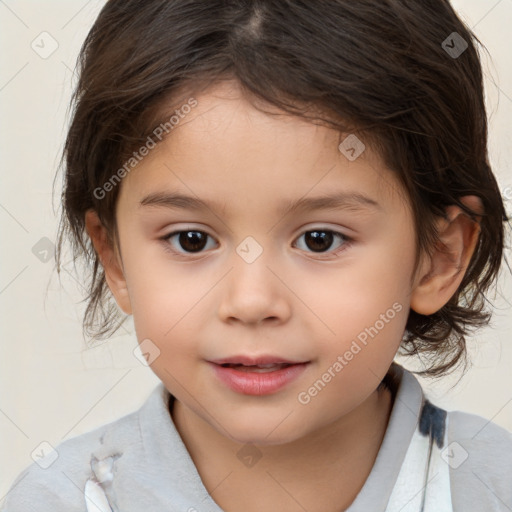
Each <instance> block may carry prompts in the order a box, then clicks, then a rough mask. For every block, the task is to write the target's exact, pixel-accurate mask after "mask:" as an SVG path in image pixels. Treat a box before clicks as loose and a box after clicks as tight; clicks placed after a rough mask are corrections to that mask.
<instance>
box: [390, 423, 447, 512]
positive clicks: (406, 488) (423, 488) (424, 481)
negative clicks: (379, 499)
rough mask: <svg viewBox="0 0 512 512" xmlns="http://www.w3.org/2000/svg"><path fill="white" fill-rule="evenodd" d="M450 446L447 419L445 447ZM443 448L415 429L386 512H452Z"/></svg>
mask: <svg viewBox="0 0 512 512" xmlns="http://www.w3.org/2000/svg"><path fill="white" fill-rule="evenodd" d="M447 445H448V417H446V422H445V431H444V441H443V448H444V447H446V446H447ZM443 448H441V449H440V448H438V446H437V444H436V443H435V442H434V441H431V439H430V437H429V436H425V435H423V434H421V433H420V431H419V429H418V428H416V430H415V431H414V434H413V437H412V440H411V444H410V445H409V448H408V450H407V453H406V455H405V459H404V463H403V465H402V468H401V470H400V473H399V475H398V478H397V481H396V484H395V487H394V489H393V492H392V493H391V497H390V499H389V502H388V506H387V508H386V512H398V511H400V512H453V508H452V498H451V491H450V468H449V466H448V464H447V463H446V462H445V461H444V460H443V459H442V457H441V452H442V450H443ZM430 451H431V453H430ZM429 459H430V464H429ZM427 471H428V473H427Z"/></svg>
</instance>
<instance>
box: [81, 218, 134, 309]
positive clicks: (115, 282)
mask: <svg viewBox="0 0 512 512" xmlns="http://www.w3.org/2000/svg"><path fill="white" fill-rule="evenodd" d="M85 229H86V231H87V234H88V235H89V237H90V239H91V241H92V244H93V246H94V249H95V250H96V253H97V254H98V257H99V259H100V261H101V265H102V266H103V269H104V270H105V279H106V280H107V284H108V287H109V288H110V291H111V292H112V295H114V298H115V299H116V302H117V304H118V306H119V307H120V308H121V309H122V310H123V311H124V312H125V313H126V314H127V315H131V314H132V308H131V304H130V297H129V295H128V288H127V286H126V278H125V275H124V271H123V268H122V263H121V257H120V255H119V254H118V252H117V251H116V250H115V248H114V247H112V244H111V242H110V241H109V239H108V236H107V230H106V228H105V226H103V224H102V223H101V221H100V219H99V217H98V214H97V213H96V212H95V211H94V210H87V212H86V213H85Z"/></svg>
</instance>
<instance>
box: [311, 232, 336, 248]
mask: <svg viewBox="0 0 512 512" xmlns="http://www.w3.org/2000/svg"><path fill="white" fill-rule="evenodd" d="M308 238H309V239H310V241H311V242H312V243H308ZM332 241H333V234H332V233H329V232H328V231H310V232H309V234H308V233H306V244H307V246H308V247H309V248H310V249H311V250H313V251H316V250H317V249H318V252H322V251H323V250H325V249H327V248H329V247H330V246H331V244H332Z"/></svg>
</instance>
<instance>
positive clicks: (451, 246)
mask: <svg viewBox="0 0 512 512" xmlns="http://www.w3.org/2000/svg"><path fill="white" fill-rule="evenodd" d="M461 202H462V203H463V204H465V205H466V206H467V207H469V208H470V209H471V210H472V211H473V212H475V214H477V215H481V214H482V203H481V201H480V199H479V198H478V197H476V196H465V197H463V198H462V199H461ZM479 234H480V224H479V223H478V222H477V221H475V220H473V219H472V218H470V217H469V215H468V214H467V213H466V212H464V210H462V208H460V207H459V206H454V205H452V206H449V207H448V208H447V209H446V216H445V218H443V219H440V220H439V222H438V238H439V242H438V244H437V245H436V247H434V249H433V251H432V253H431V255H430V256H429V257H425V258H424V260H423V264H422V265H421V267H420V272H419V273H418V274H417V278H416V282H415V285H414V287H413V290H412V294H411V309H413V310H414V311H416V312H417V313H419V314H421V315H431V314H433V313H435V312H437V311H439V310H440V309H441V308H442V307H443V306H444V305H445V304H446V303H447V302H448V301H449V300H450V298H451V297H452V296H453V295H454V294H455V292H456V291H457V289H458V288H459V286H460V283H461V282H462V279H463V278H464V274H465V273H466V270H467V268H468V266H469V263H470V261H471V257H472V256H473V253H474V252H475V248H476V246H477V243H478V238H479Z"/></svg>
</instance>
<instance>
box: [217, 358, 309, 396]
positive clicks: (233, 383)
mask: <svg viewBox="0 0 512 512" xmlns="http://www.w3.org/2000/svg"><path fill="white" fill-rule="evenodd" d="M210 364H212V365H213V369H214V371H215V372H216V374H217V376H218V377H219V379H220V380H221V381H222V382H224V384H226V385H227V386H228V387H229V388H230V389H232V390H233V391H236V392H237V393H242V394H244V395H270V394H271V393H275V392H276V391H279V390H280V389H282V388H284V387H285V386H286V385H287V384H289V383H290V382H292V381H293V380H295V379H296V378H297V377H298V376H299V375H300V374H301V373H302V372H303V371H304V370H305V369H306V366H307V364H308V363H300V364H292V365H290V366H287V367H286V368H281V369H280V370H274V371H271V372H264V373H258V372H246V371H239V370H236V369H234V368H226V367H224V366H220V365H218V364H215V363H210Z"/></svg>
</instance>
